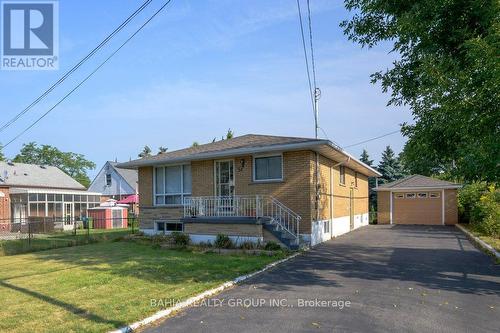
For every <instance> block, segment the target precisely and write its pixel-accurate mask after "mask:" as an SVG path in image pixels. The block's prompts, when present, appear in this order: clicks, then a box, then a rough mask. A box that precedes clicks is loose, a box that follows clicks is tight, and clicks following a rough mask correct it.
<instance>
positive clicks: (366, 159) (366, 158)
mask: <svg viewBox="0 0 500 333" xmlns="http://www.w3.org/2000/svg"><path fill="white" fill-rule="evenodd" d="M359 160H360V161H361V162H363V163H364V164H366V165H368V166H372V165H373V160H370V155H368V152H367V151H366V149H363V152H362V153H361V156H360V157H359Z"/></svg>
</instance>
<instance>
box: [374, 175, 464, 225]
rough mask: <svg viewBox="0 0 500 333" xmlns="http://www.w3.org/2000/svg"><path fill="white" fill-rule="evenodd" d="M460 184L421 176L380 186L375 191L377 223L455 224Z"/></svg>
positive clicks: (456, 221) (413, 176)
mask: <svg viewBox="0 0 500 333" xmlns="http://www.w3.org/2000/svg"><path fill="white" fill-rule="evenodd" d="M460 187H461V185H459V184H455V183H450V182H447V181H444V180H440V179H434V178H430V177H425V176H421V175H412V176H408V177H406V178H403V179H400V180H397V181H394V182H391V183H387V184H383V185H380V186H378V187H377V188H375V191H377V203H378V214H377V215H378V218H377V220H378V223H380V224H431V225H453V224H456V223H458V209H457V189H459V188H460Z"/></svg>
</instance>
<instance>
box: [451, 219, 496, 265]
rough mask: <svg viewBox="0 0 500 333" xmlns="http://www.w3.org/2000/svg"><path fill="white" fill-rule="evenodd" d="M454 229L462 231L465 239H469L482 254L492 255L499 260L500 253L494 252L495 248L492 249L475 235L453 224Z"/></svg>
mask: <svg viewBox="0 0 500 333" xmlns="http://www.w3.org/2000/svg"><path fill="white" fill-rule="evenodd" d="M455 227H457V228H458V229H459V230H460V231H462V232H463V233H464V234H465V235H466V236H467V238H469V239H470V240H471V241H472V242H473V243H474V244H475V245H476V246H477V247H479V248H480V249H481V250H483V251H484V252H487V253H488V254H490V255H492V256H493V257H495V258H496V259H497V260H500V253H499V252H498V251H497V250H495V248H493V246H491V245H490V244H488V243H486V242H485V241H483V240H482V239H480V238H479V237H477V236H476V235H474V234H473V233H472V232H470V231H469V230H467V229H465V228H464V227H462V226H461V225H459V224H455Z"/></svg>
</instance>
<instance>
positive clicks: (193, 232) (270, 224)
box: [181, 195, 301, 248]
mask: <svg viewBox="0 0 500 333" xmlns="http://www.w3.org/2000/svg"><path fill="white" fill-rule="evenodd" d="M300 219H301V217H300V216H299V215H298V214H296V213H295V212H293V211H292V210H291V209H289V208H288V207H286V206H285V205H283V204H282V203H281V202H279V201H278V200H277V199H275V198H273V197H272V196H261V195H255V196H252V195H247V196H240V195H234V196H204V197H189V198H185V200H184V204H183V218H182V219H181V222H182V223H183V225H184V232H185V233H188V234H189V235H190V236H191V238H192V240H193V241H195V242H196V241H210V240H211V239H212V238H213V237H214V236H216V235H217V234H226V235H228V236H230V237H232V238H233V239H234V240H236V242H241V241H254V242H262V241H264V238H265V237H264V235H265V234H266V232H267V233H270V234H272V236H274V237H275V238H276V239H277V240H279V241H280V242H282V243H283V244H285V245H286V246H287V247H290V248H292V247H293V248H295V247H297V246H298V245H299V241H300V236H299V230H300Z"/></svg>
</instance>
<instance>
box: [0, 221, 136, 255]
mask: <svg viewBox="0 0 500 333" xmlns="http://www.w3.org/2000/svg"><path fill="white" fill-rule="evenodd" d="M138 225H139V221H138V218H137V217H136V216H134V215H129V216H128V217H120V218H106V219H104V218H102V219H96V218H94V219H92V218H80V219H69V218H53V217H30V218H23V219H14V220H10V219H9V220H0V256H2V255H12V254H19V253H26V252H32V251H39V250H46V249H51V248H58V247H67V246H77V245H85V244H89V243H95V242H100V241H112V240H116V239H119V238H122V237H124V236H126V235H130V234H134V233H136V231H137V230H138Z"/></svg>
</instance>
